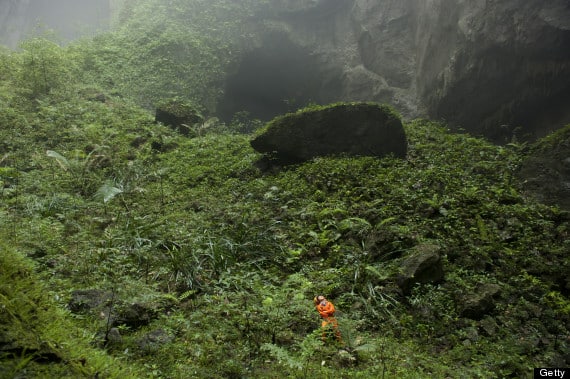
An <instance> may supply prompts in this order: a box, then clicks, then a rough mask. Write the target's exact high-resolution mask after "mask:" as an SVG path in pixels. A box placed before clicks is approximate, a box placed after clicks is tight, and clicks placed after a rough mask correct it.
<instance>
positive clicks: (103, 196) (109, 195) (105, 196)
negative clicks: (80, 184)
mask: <svg viewBox="0 0 570 379" xmlns="http://www.w3.org/2000/svg"><path fill="white" fill-rule="evenodd" d="M122 192H123V190H122V189H120V188H117V187H115V186H114V185H113V184H112V183H111V182H109V181H107V182H105V184H103V185H102V186H101V187H99V189H98V190H97V192H96V193H95V198H96V199H98V200H103V202H104V203H107V202H109V201H111V200H112V199H113V198H114V197H115V196H117V195H118V194H120V193H122Z"/></svg>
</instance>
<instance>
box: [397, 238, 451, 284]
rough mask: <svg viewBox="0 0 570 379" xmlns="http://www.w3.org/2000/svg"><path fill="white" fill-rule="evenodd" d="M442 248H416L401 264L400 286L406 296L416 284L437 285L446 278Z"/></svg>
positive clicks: (431, 246) (429, 246)
mask: <svg viewBox="0 0 570 379" xmlns="http://www.w3.org/2000/svg"><path fill="white" fill-rule="evenodd" d="M439 250H440V247H439V246H437V245H434V244H422V245H418V246H416V247H414V249H413V251H412V253H411V255H410V256H408V257H406V258H405V259H404V261H403V262H402V264H401V274H400V275H399V276H398V278H397V283H398V286H399V287H400V288H401V289H402V292H403V293H404V294H409V293H410V291H411V289H412V288H413V286H414V285H415V284H418V283H420V284H425V283H437V282H440V281H441V280H442V279H443V277H444V272H443V263H442V260H441V256H440V254H439Z"/></svg>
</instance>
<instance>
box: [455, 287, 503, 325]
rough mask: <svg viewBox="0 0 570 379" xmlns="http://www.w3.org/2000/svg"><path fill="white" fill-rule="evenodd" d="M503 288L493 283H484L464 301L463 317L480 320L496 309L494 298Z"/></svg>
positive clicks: (466, 296)
mask: <svg viewBox="0 0 570 379" xmlns="http://www.w3.org/2000/svg"><path fill="white" fill-rule="evenodd" d="M500 290H501V287H499V285H497V284H493V283H483V284H481V285H479V286H478V287H477V290H476V291H475V292H473V293H471V294H467V295H465V297H464V298H463V299H462V301H461V302H462V310H461V316H463V317H467V318H470V319H473V320H480V319H481V318H483V316H485V315H486V314H488V313H489V312H491V311H492V310H493V309H494V308H495V302H494V298H495V297H496V296H497V295H498V294H499V292H500Z"/></svg>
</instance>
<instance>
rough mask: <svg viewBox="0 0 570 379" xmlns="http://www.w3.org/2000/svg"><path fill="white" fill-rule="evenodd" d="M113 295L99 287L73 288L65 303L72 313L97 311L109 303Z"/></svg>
mask: <svg viewBox="0 0 570 379" xmlns="http://www.w3.org/2000/svg"><path fill="white" fill-rule="evenodd" d="M112 297H113V295H112V293H111V292H110V291H105V290H100V289H84V290H75V291H73V292H72V293H71V299H70V300H69V303H68V304H67V306H68V308H69V310H70V311H71V312H73V313H97V312H99V311H101V310H102V309H103V308H104V307H106V306H108V305H109V302H110V301H111V299H112Z"/></svg>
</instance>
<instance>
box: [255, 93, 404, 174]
mask: <svg viewBox="0 0 570 379" xmlns="http://www.w3.org/2000/svg"><path fill="white" fill-rule="evenodd" d="M251 146H252V147H253V148H254V149H255V150H257V151H259V152H262V153H267V154H269V155H270V156H271V158H272V159H274V160H276V162H277V163H279V164H291V163H298V162H303V161H307V160H310V159H312V158H314V157H318V156H327V155H335V154H349V155H361V156H384V155H388V154H393V155H395V156H397V157H402V158H403V157H405V156H406V151H407V142H406V135H405V133H404V129H403V127H402V123H401V121H400V118H399V116H398V115H396V113H395V112H394V111H392V110H391V109H390V108H389V107H387V106H382V105H378V104H373V103H350V104H348V103H341V104H333V105H330V106H325V107H314V108H306V109H304V110H301V111H299V112H297V113H291V114H286V115H284V116H280V117H277V118H275V119H274V120H272V121H271V122H269V123H268V125H267V127H266V129H265V130H264V131H263V132H262V134H260V135H258V136H257V137H255V138H254V139H253V140H252V141H251Z"/></svg>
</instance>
